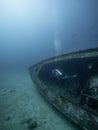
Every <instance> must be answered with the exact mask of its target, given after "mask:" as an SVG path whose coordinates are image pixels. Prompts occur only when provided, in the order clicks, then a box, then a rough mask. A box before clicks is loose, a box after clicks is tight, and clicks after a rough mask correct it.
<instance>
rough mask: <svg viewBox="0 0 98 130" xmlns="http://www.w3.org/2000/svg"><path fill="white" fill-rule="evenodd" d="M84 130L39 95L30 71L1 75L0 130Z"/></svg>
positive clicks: (22, 70)
mask: <svg viewBox="0 0 98 130" xmlns="http://www.w3.org/2000/svg"><path fill="white" fill-rule="evenodd" d="M33 129H34V130H80V128H78V127H77V126H76V125H74V124H73V123H72V122H70V121H69V120H68V119H66V117H65V116H63V115H62V114H60V113H59V112H58V111H57V110H56V109H55V108H53V107H52V106H51V105H50V104H49V103H48V102H47V101H46V100H44V98H43V97H42V96H41V95H40V94H39V92H38V91H37V89H36V86H35V85H34V83H33V82H32V80H31V78H30V75H29V72H28V69H21V70H14V71H11V70H10V71H6V72H0V130H33Z"/></svg>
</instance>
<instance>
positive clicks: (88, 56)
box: [29, 48, 98, 130]
mask: <svg viewBox="0 0 98 130" xmlns="http://www.w3.org/2000/svg"><path fill="white" fill-rule="evenodd" d="M53 69H59V70H61V72H62V73H63V74H64V75H65V77H66V76H67V77H69V78H62V79H58V78H57V77H54V75H53V73H52V70H53ZM29 72H30V75H31V78H32V80H33V82H34V83H35V84H36V86H37V88H38V90H39V92H40V93H41V95H43V97H44V98H45V99H47V100H48V101H49V102H50V103H51V104H52V105H53V106H55V107H56V108H57V109H58V110H59V111H60V112H61V113H63V114H64V115H65V116H66V117H68V118H69V119H70V120H72V121H73V122H75V123H76V124H77V125H78V126H80V127H81V128H83V129H85V130H97V129H98V48H95V49H89V50H85V51H79V52H74V53H69V54H65V55H61V56H58V57H53V58H50V59H48V60H45V61H42V62H40V63H38V64H36V65H33V66H31V67H30V68H29ZM73 75H76V76H73Z"/></svg>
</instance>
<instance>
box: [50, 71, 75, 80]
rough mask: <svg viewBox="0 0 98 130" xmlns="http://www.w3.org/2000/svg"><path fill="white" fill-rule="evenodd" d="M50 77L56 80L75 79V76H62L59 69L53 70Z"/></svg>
mask: <svg viewBox="0 0 98 130" xmlns="http://www.w3.org/2000/svg"><path fill="white" fill-rule="evenodd" d="M52 75H53V77H55V78H57V79H61V80H62V79H69V78H76V77H77V74H74V75H71V76H68V75H63V73H62V72H61V71H60V70H59V69H53V70H52Z"/></svg>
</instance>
